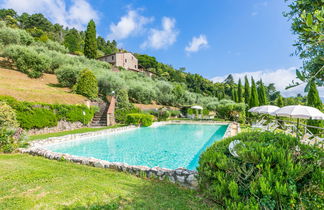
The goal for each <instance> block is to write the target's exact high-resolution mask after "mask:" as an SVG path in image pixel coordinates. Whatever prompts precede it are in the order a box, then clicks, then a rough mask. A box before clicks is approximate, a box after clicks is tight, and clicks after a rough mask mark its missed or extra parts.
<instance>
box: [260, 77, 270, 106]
mask: <svg viewBox="0 0 324 210" xmlns="http://www.w3.org/2000/svg"><path fill="white" fill-rule="evenodd" d="M258 96H259V103H260V105H266V104H268V100H267V94H266V88H265V87H264V84H263V82H262V79H260V81H259V87H258Z"/></svg>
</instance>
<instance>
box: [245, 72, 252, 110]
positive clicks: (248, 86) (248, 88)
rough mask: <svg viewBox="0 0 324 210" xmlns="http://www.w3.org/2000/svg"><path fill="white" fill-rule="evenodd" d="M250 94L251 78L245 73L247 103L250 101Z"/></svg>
mask: <svg viewBox="0 0 324 210" xmlns="http://www.w3.org/2000/svg"><path fill="white" fill-rule="evenodd" d="M250 94H251V89H250V84H249V79H248V77H247V76H246V75H245V77H244V101H245V103H246V104H249V103H250Z"/></svg>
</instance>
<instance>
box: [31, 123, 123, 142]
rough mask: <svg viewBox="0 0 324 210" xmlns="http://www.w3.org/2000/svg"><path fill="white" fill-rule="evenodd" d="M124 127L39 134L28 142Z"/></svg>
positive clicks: (116, 126) (118, 125) (114, 126)
mask: <svg viewBox="0 0 324 210" xmlns="http://www.w3.org/2000/svg"><path fill="white" fill-rule="evenodd" d="M122 126H125V125H120V124H117V125H113V126H107V127H101V128H80V129H75V130H71V131H62V132H57V133H47V134H39V135H33V136H29V137H28V141H33V140H40V139H46V138H50V137H59V136H65V135H69V134H76V133H87V132H94V131H100V130H105V129H109V128H118V127H122Z"/></svg>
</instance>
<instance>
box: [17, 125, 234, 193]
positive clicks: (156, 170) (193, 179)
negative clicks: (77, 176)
mask: <svg viewBox="0 0 324 210" xmlns="http://www.w3.org/2000/svg"><path fill="white" fill-rule="evenodd" d="M178 123H181V124H182V123H183V124H220V125H224V124H225V123H215V122H208V121H206V122H205V121H203V122H196V121H166V122H156V123H154V124H153V126H160V125H165V124H178ZM226 124H228V123H226ZM231 128H232V124H231V123H230V124H229V126H228V127H227V130H226V132H225V135H224V138H225V137H228V136H230V135H231V133H232V132H231ZM133 129H137V127H135V126H127V127H120V128H113V129H107V130H102V131H96V132H89V133H82V134H71V135H66V136H61V137H53V138H48V139H44V140H40V141H33V142H30V147H29V148H27V149H23V148H20V149H19V151H20V152H22V153H28V154H31V155H36V156H43V157H46V158H48V159H52V160H67V161H70V162H74V163H78V164H83V165H89V166H93V167H97V168H107V169H114V170H118V171H123V172H127V173H131V174H134V175H136V176H141V177H148V178H156V179H159V180H169V181H170V182H172V183H177V184H179V185H181V186H184V187H189V188H197V187H198V180H197V174H198V173H197V171H192V170H187V169H185V168H178V169H175V170H171V169H165V168H160V167H153V168H149V167H146V166H132V165H128V164H125V163H119V162H109V161H104V160H100V159H95V158H91V157H90V158H85V157H78V156H74V155H70V154H62V153H57V152H52V151H49V150H46V149H44V148H43V146H45V145H49V144H56V143H61V142H66V141H73V140H76V139H80V138H81V139H82V138H87V137H92V136H99V135H107V134H112V133H116V132H124V131H128V130H133Z"/></svg>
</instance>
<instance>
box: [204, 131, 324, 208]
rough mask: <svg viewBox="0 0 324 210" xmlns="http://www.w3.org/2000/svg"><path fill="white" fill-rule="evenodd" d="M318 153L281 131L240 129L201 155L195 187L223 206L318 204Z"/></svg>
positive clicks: (320, 163) (321, 204) (323, 177)
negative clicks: (197, 182)
mask: <svg viewBox="0 0 324 210" xmlns="http://www.w3.org/2000/svg"><path fill="white" fill-rule="evenodd" d="M234 140H239V141H240V143H238V144H237V145H236V146H235V147H234V150H233V151H232V152H230V151H229V144H230V143H231V142H232V141H234ZM234 155H235V156H234ZM323 155H324V152H323V150H322V149H320V148H316V147H312V146H308V145H304V144H301V143H300V142H299V141H297V139H296V138H294V137H292V136H288V135H285V134H274V133H270V132H251V133H241V134H238V135H237V136H235V137H230V138H227V139H224V140H222V141H219V142H216V143H214V144H213V145H212V146H211V147H209V148H208V149H207V150H206V151H205V152H204V153H203V154H202V155H201V157H200V161H199V167H198V172H199V183H200V188H201V190H202V192H203V193H204V194H205V196H206V197H207V198H209V199H210V200H211V201H214V202H216V203H217V204H220V205H221V206H223V207H224V208H225V209H324V201H323V199H322V198H323V197H322V195H323V180H324V174H323V160H322V158H323Z"/></svg>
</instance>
